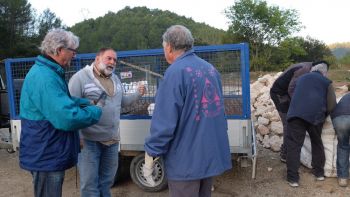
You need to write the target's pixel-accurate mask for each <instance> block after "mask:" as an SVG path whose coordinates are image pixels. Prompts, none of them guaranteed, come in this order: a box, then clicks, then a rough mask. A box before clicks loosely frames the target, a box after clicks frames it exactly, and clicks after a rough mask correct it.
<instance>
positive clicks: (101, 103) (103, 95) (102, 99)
mask: <svg viewBox="0 0 350 197" xmlns="http://www.w3.org/2000/svg"><path fill="white" fill-rule="evenodd" d="M106 98H107V94H106V92H104V91H103V92H102V93H101V95H100V96H99V97H98V99H97V100H95V101H94V103H95V105H96V106H99V107H104V106H105V104H106Z"/></svg>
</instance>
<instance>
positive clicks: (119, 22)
mask: <svg viewBox="0 0 350 197" xmlns="http://www.w3.org/2000/svg"><path fill="white" fill-rule="evenodd" d="M174 24H180V25H185V26H186V27H188V28H189V29H190V30H191V31H192V34H193V37H194V38H195V45H208V44H221V37H222V36H223V35H224V34H225V31H223V30H219V29H216V28H212V27H210V26H208V25H206V24H204V23H196V22H195V21H193V20H192V19H189V18H186V17H184V16H179V15H177V14H175V13H172V12H170V11H161V10H158V9H148V8H146V7H135V8H130V7H125V8H124V9H123V10H120V11H119V12H117V13H113V12H109V13H107V14H106V15H105V16H103V17H99V18H97V19H95V20H94V19H90V20H86V21H83V22H81V23H77V24H75V25H74V26H72V27H71V28H70V30H71V31H72V32H74V33H75V34H76V35H78V36H79V37H80V40H81V45H80V47H79V51H81V52H95V51H96V50H97V49H98V48H100V47H105V46H110V47H112V48H114V49H116V50H135V49H153V48H161V47H162V34H163V33H164V31H165V30H166V29H167V28H168V27H170V26H171V25H174Z"/></svg>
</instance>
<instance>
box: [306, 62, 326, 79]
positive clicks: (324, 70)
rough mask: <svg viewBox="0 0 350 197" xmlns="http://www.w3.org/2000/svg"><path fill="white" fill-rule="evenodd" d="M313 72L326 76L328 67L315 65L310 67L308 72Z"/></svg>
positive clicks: (321, 64) (322, 64) (323, 64)
mask: <svg viewBox="0 0 350 197" xmlns="http://www.w3.org/2000/svg"><path fill="white" fill-rule="evenodd" d="M315 71H318V72H320V73H322V75H323V76H327V71H328V65H327V64H325V63H320V64H316V65H314V66H313V67H311V70H310V72H315Z"/></svg>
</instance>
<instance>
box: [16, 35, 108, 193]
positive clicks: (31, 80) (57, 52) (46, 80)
mask: <svg viewBox="0 0 350 197" xmlns="http://www.w3.org/2000/svg"><path fill="white" fill-rule="evenodd" d="M78 46H79V38H78V37H77V36H75V35H74V34H73V33H72V32H69V31H65V30H63V29H54V30H51V31H50V32H49V33H47V35H46V36H45V38H44V40H43V42H42V43H41V47H40V49H41V52H42V55H39V56H38V57H37V59H36V61H35V64H34V65H33V67H32V68H31V69H30V71H29V72H28V74H27V75H26V77H25V80H24V83H23V87H22V92H21V98H20V117H21V123H22V130H21V137H20V138H21V139H20V152H19V161H20V166H21V168H23V169H25V170H28V171H30V172H31V174H32V176H33V185H34V195H35V196H36V197H56V196H57V197H60V196H62V184H63V180H64V172H65V170H66V169H68V168H71V167H73V166H74V165H76V163H77V158H78V152H79V151H80V147H79V136H78V135H79V133H78V130H79V129H81V128H85V127H88V126H90V125H92V124H95V123H97V122H98V120H99V119H100V116H101V108H100V107H97V106H94V105H91V104H90V103H91V102H90V101H89V100H87V99H79V98H75V97H72V96H71V95H70V94H69V91H68V86H67V83H66V81H65V78H64V76H65V75H64V69H65V68H66V67H68V66H69V65H70V62H71V60H72V58H73V57H75V55H76V49H77V48H78Z"/></svg>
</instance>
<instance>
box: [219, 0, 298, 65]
mask: <svg viewBox="0 0 350 197" xmlns="http://www.w3.org/2000/svg"><path fill="white" fill-rule="evenodd" d="M225 15H226V17H227V18H228V19H229V20H230V21H231V22H230V23H231V24H230V26H229V30H228V32H229V33H231V34H232V35H235V36H236V37H237V38H240V39H241V41H244V42H248V43H249V44H250V48H251V59H252V65H253V69H255V70H256V69H260V68H258V67H257V65H263V66H266V64H267V63H268V62H269V60H270V57H271V55H272V48H273V46H278V45H279V44H280V42H281V41H283V40H284V39H285V38H287V37H289V36H290V35H291V34H293V33H294V32H298V31H299V30H300V29H301V27H302V26H301V23H300V22H299V16H298V13H297V11H296V10H294V9H285V10H284V9H281V8H279V7H278V6H268V5H267V3H266V2H265V1H263V0H261V1H260V0H238V1H236V2H235V4H234V5H233V6H231V7H229V8H228V9H226V10H225Z"/></svg>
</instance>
